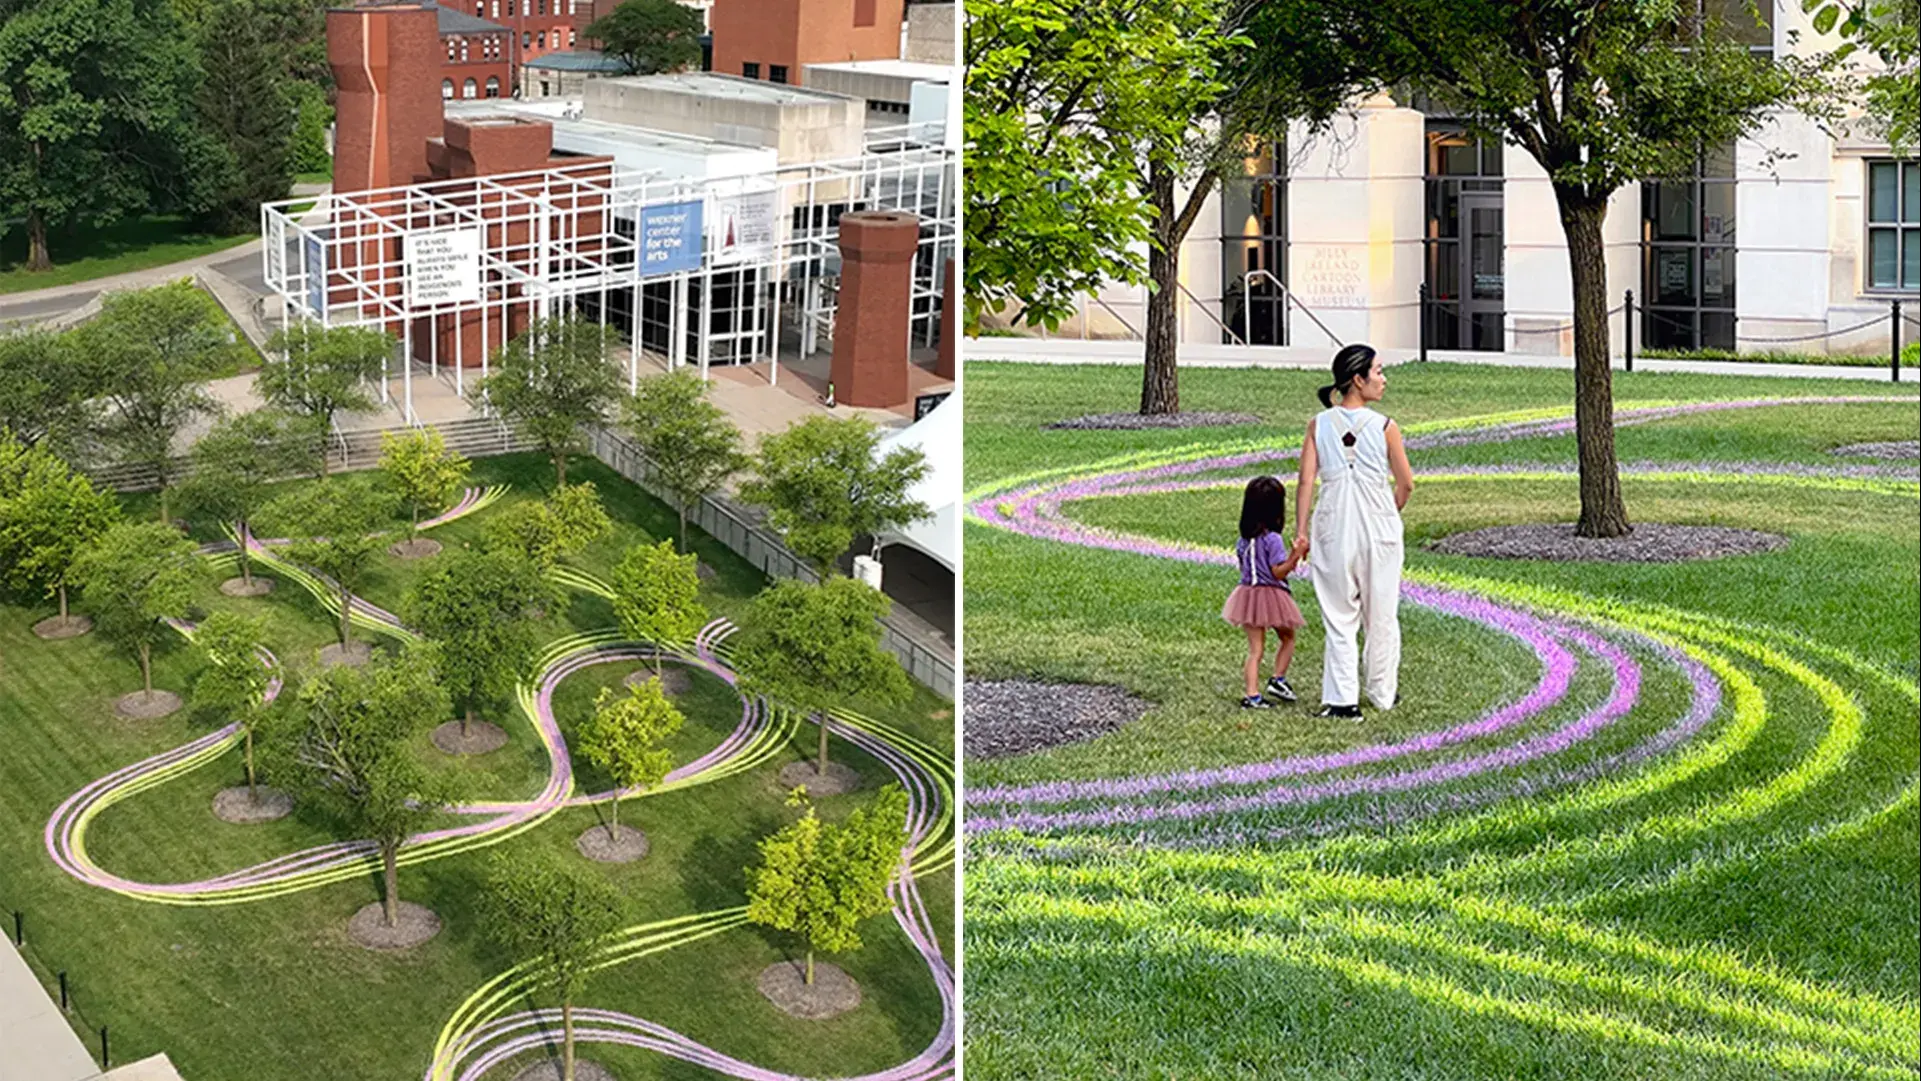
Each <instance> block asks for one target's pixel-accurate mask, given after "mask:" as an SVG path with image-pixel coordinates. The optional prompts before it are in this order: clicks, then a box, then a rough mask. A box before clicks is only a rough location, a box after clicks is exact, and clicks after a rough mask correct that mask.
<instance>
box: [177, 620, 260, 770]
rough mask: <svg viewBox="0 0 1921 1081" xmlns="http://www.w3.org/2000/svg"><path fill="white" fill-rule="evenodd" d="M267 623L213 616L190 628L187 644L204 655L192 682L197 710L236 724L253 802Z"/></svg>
mask: <svg viewBox="0 0 1921 1081" xmlns="http://www.w3.org/2000/svg"><path fill="white" fill-rule="evenodd" d="M266 634H267V621H266V620H265V619H262V618H259V617H252V618H249V617H247V616H240V615H235V614H234V613H232V612H215V613H213V614H212V615H209V616H208V617H207V618H206V620H205V621H204V622H202V623H201V624H200V626H198V627H196V628H194V632H193V644H194V645H196V646H198V647H200V650H201V651H202V652H203V653H205V654H206V655H207V662H208V663H207V667H206V669H204V670H203V671H202V672H201V673H200V679H199V680H198V681H197V682H196V683H195V684H194V687H193V698H194V703H195V704H196V705H198V706H201V707H204V708H206V709H208V710H211V711H212V712H213V713H214V714H215V715H216V716H218V717H220V718H221V719H223V720H226V721H228V722H230V723H232V724H237V725H239V726H240V731H241V734H242V737H243V747H244V761H245V762H246V767H247V796H248V798H249V799H253V800H255V801H258V799H259V798H260V791H259V786H258V783H257V782H258V776H257V771H256V770H255V768H254V753H253V747H254V735H255V732H256V731H257V730H258V728H259V727H260V723H261V721H262V719H264V718H265V717H266V715H267V708H268V706H269V705H270V703H269V702H268V701H267V691H268V689H269V688H270V687H271V686H272V685H273V682H274V678H275V677H274V673H273V671H272V670H271V669H270V668H268V667H267V664H266V661H267V656H268V654H267V652H266V644H267V643H266Z"/></svg>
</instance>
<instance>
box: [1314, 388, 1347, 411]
mask: <svg viewBox="0 0 1921 1081" xmlns="http://www.w3.org/2000/svg"><path fill="white" fill-rule="evenodd" d="M1339 389H1341V388H1340V386H1339V385H1338V384H1335V383H1329V384H1328V385H1326V386H1324V387H1322V388H1321V389H1320V390H1319V391H1317V392H1316V393H1318V394H1320V396H1321V406H1322V408H1324V409H1332V408H1334V392H1335V391H1337V390H1339Z"/></svg>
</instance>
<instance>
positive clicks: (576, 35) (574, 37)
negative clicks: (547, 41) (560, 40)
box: [567, 30, 580, 49]
mask: <svg viewBox="0 0 1921 1081" xmlns="http://www.w3.org/2000/svg"><path fill="white" fill-rule="evenodd" d="M579 41H580V31H578V30H569V31H567V47H568V48H569V49H571V48H573V47H574V45H575V44H576V43H578V42H579Z"/></svg>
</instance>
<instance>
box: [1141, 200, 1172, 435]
mask: <svg viewBox="0 0 1921 1081" xmlns="http://www.w3.org/2000/svg"><path fill="white" fill-rule="evenodd" d="M1147 191H1148V200H1149V202H1151V203H1152V204H1153V206H1154V219H1155V222H1154V233H1155V242H1154V243H1153V244H1152V245H1151V246H1150V247H1149V248H1148V250H1147V275H1148V278H1149V279H1150V280H1151V281H1152V283H1153V285H1152V287H1151V288H1150V290H1149V292H1148V294H1147V332H1146V341H1145V342H1143V343H1142V356H1143V360H1144V365H1143V367H1142V369H1141V413H1142V414H1143V415H1146V416H1153V415H1156V414H1162V413H1178V412H1180V411H1181V389H1180V375H1179V373H1178V372H1177V371H1176V370H1175V361H1176V359H1177V355H1178V352H1179V349H1180V341H1179V335H1178V334H1177V333H1176V330H1175V325H1174V324H1175V322H1176V320H1175V318H1174V294H1175V291H1176V288H1177V287H1176V282H1177V281H1178V280H1179V274H1180V266H1181V246H1180V242H1179V240H1176V241H1175V242H1174V243H1173V244H1171V245H1169V244H1167V243H1166V242H1165V237H1166V235H1167V233H1168V232H1169V231H1170V230H1171V229H1172V227H1173V225H1174V220H1175V219H1174V170H1173V169H1171V168H1169V167H1168V166H1165V165H1160V164H1150V165H1149V166H1148V169H1147Z"/></svg>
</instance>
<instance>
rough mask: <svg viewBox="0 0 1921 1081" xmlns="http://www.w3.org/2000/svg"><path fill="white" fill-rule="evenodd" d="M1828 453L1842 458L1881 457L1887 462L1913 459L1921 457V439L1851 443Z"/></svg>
mask: <svg viewBox="0 0 1921 1081" xmlns="http://www.w3.org/2000/svg"><path fill="white" fill-rule="evenodd" d="M1828 453H1829V454H1833V455H1836V456H1838V457H1842V458H1879V459H1881V460H1882V461H1887V462H1902V461H1913V460H1914V459H1916V458H1921V439H1905V440H1900V439H1898V440H1895V441H1894V442H1891V443H1849V444H1848V445H1847V446H1845V447H1835V448H1834V449H1833V450H1830V451H1828Z"/></svg>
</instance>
